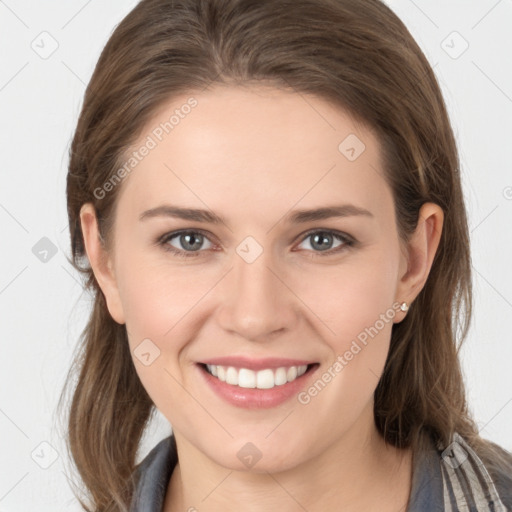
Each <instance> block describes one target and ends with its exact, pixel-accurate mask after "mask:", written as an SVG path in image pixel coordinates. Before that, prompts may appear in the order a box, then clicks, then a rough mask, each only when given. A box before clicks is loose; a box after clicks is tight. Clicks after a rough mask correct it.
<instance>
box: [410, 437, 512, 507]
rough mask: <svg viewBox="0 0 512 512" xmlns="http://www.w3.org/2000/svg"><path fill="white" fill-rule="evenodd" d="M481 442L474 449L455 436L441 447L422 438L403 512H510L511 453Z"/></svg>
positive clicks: (486, 442)
mask: <svg viewBox="0 0 512 512" xmlns="http://www.w3.org/2000/svg"><path fill="white" fill-rule="evenodd" d="M483 441H484V442H483V443H481V444H479V448H478V450H475V449H473V448H472V447H471V446H470V444H469V443H468V442H467V440H466V439H465V438H463V437H462V436H460V435H459V434H458V433H455V434H454V436H453V438H452V442H451V443H450V444H449V445H448V446H445V447H443V446H440V445H438V444H437V443H435V442H434V441H433V440H432V438H430V436H426V440H425V443H424V444H423V445H422V447H421V449H420V450H419V451H418V452H417V453H415V463H414V472H413V484H412V489H411V497H410V501H409V506H408V508H407V512H433V511H436V512H438V511H439V512H441V511H444V510H468V511H469V510H472V511H476V510H478V511H494V512H507V511H511V512H512V454H511V453H510V452H507V451H506V450H504V449H503V448H501V447H499V446H498V445H495V444H494V443H491V442H489V441H486V440H483ZM477 452H478V453H477Z"/></svg>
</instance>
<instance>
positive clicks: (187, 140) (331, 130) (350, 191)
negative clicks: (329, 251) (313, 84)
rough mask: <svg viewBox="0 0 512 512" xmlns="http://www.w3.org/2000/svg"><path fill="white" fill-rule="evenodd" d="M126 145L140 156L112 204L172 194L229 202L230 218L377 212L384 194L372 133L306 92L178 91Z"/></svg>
mask: <svg viewBox="0 0 512 512" xmlns="http://www.w3.org/2000/svg"><path fill="white" fill-rule="evenodd" d="M144 146H145V147H146V148H149V149H146V150H143V147H144ZM133 151H135V152H138V153H139V155H138V158H137V162H136V163H135V162H134V163H135V165H134V166H133V168H132V169H131V170H130V172H129V175H128V176H127V178H125V180H124V182H123V183H122V189H123V190H122V194H121V196H122V197H121V200H120V203H121V202H125V201H127V202H129V203H130V204H131V205H132V208H133V209H135V210H137V211H142V210H143V209H145V208H150V207H154V206H157V205H158V203H163V202H165V201H171V200H174V202H175V203H176V202H177V201H178V202H181V203H182V204H181V205H182V206H185V205H188V206H192V205H194V206H198V207H202V208H204V207H205V205H208V206H210V207H211V208H212V209H214V206H215V208H217V207H218V208H220V209H221V210H222V211H224V212H227V211H229V209H230V207H233V209H234V210H233V213H234V214H240V208H243V210H244V212H245V213H247V214H249V213H251V214H258V212H260V215H261V212H262V211H264V210H265V209H266V208H268V207H269V205H270V204H272V205H274V206H273V207H274V208H275V205H276V204H281V205H282V207H283V208H284V209H289V208H291V207H292V206H293V205H294V204H296V203H298V202H300V205H299V206H300V207H304V208H305V207H308V206H318V204H319V203H325V202H330V203H335V202H336V203H340V202H342V201H345V202H352V203H356V204H359V205H360V206H361V207H365V208H367V207H368V206H369V205H372V206H373V208H374V210H378V209H379V208H386V207H389V201H390V199H391V196H390V191H389V190H388V189H387V185H386V183H385V181H384V179H383V171H382V166H381V160H380V158H381V155H380V146H379V142H378V139H377V138H376V137H375V135H374V134H373V132H372V131H370V130H368V129H367V128H365V127H364V126H362V125H360V124H359V123H357V121H356V120H355V119H353V118H352V117H351V116H350V115H348V114H347V113H346V112H345V111H344V110H342V109H341V108H340V107H338V106H336V105H333V104H332V103H329V102H327V101H325V100H323V99H321V98H318V97H316V96H314V95H309V94H308V95H306V94H302V93H301V94H299V93H295V92H289V91H284V90H280V89H276V88H271V87H266V86H253V87H250V88H248V87H244V88H238V87H227V86H217V87H215V88H213V89H211V90H207V91H202V92H197V93H190V94H184V95H180V96H176V97H174V98H173V99H172V100H170V101H168V102H167V103H166V104H165V105H163V106H162V107H161V108H160V109H159V110H158V112H157V113H156V114H155V115H154V116H153V118H152V119H151V120H150V122H148V123H147V125H146V126H145V128H144V129H143V131H142V135H141V136H140V137H139V139H138V140H137V142H136V143H135V144H134V145H133V146H132V147H131V148H130V151H129V154H128V155H127V159H128V158H129V155H130V154H132V152H133ZM141 153H144V156H141ZM123 198H125V199H124V200H123ZM237 208H238V210H237ZM377 213H378V212H377ZM226 215H227V216H229V214H226Z"/></svg>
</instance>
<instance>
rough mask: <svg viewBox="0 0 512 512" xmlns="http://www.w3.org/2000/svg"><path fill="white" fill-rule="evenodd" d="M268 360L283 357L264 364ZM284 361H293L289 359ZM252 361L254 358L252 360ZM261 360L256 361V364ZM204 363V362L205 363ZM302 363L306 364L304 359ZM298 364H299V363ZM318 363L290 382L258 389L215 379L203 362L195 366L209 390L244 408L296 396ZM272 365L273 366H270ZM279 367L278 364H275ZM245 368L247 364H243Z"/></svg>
mask: <svg viewBox="0 0 512 512" xmlns="http://www.w3.org/2000/svg"><path fill="white" fill-rule="evenodd" d="M229 359H230V361H231V362H233V361H235V360H236V361H240V359H239V358H236V359H235V358H229ZM220 360H221V359H212V360H211V361H220ZM222 360H223V361H226V360H227V358H223V359H222ZM268 361H274V362H275V361H281V362H282V361H284V360H283V359H279V360H276V359H273V360H267V362H266V363H265V364H268ZM286 361H293V360H291V359H289V360H286ZM253 362H254V360H253ZM260 363H261V361H258V365H259V364H260ZM205 364H206V363H205ZM208 364H220V365H221V366H235V364H231V365H225V363H220V362H219V363H214V362H212V363H210V362H208ZM303 364H307V363H306V362H305V361H304V363H303ZM280 366H295V364H289V363H287V364H281V365H280ZM299 366H300V365H299ZM319 366H320V365H319V364H318V363H315V364H312V365H311V366H309V365H308V369H307V371H306V373H304V374H303V375H301V376H300V377H298V378H296V379H295V380H294V381H292V382H288V383H286V384H283V385H282V386H274V387H273V388H271V389H258V388H241V387H239V386H233V385H231V384H226V383H225V382H222V381H221V380H219V379H217V377H214V376H213V375H210V373H208V371H207V370H206V367H205V366H204V364H203V363H197V364H196V368H197V371H198V373H199V375H200V379H201V381H202V382H204V383H205V384H206V385H207V386H208V388H209V389H210V390H212V391H213V392H214V393H215V394H216V395H217V396H218V397H220V398H221V399H223V400H224V401H226V402H227V403H229V404H231V405H234V406H236V407H240V408H244V409H269V408H272V407H277V406H278V405H281V404H282V403H284V402H286V401H287V400H290V399H291V398H292V397H294V396H297V394H298V393H299V392H300V391H301V390H303V389H306V387H307V386H308V385H309V384H308V382H309V381H310V380H311V378H312V376H313V375H314V374H315V372H316V370H317V369H318V367H319ZM272 367H273V366H272ZM277 367H279V366H277ZM240 368H244V366H240ZM245 368H247V366H245ZM262 368H271V366H263V367H262Z"/></svg>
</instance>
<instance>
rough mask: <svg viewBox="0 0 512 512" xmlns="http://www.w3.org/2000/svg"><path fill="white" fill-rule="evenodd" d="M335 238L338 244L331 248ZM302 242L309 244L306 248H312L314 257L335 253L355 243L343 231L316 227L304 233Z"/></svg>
mask: <svg viewBox="0 0 512 512" xmlns="http://www.w3.org/2000/svg"><path fill="white" fill-rule="evenodd" d="M335 240H338V241H339V244H338V245H336V246H334V248H333V243H334V242H335ZM304 242H308V243H307V245H309V247H306V249H308V250H312V251H313V253H316V254H314V256H315V257H316V256H330V255H332V254H337V253H339V252H341V251H343V250H345V249H348V248H350V247H353V246H354V244H355V240H354V239H353V238H352V237H349V236H348V235H346V234H344V233H341V232H339V231H332V230H318V229H317V230H315V231H310V232H309V233H306V235H305V237H304V238H303V241H302V242H301V243H304ZM322 253H324V254H322Z"/></svg>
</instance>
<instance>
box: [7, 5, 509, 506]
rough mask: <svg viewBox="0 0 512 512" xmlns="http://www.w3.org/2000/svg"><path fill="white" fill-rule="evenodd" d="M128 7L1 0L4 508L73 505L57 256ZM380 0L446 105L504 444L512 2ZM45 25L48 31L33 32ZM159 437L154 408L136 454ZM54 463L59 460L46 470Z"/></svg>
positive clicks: (74, 306)
mask: <svg viewBox="0 0 512 512" xmlns="http://www.w3.org/2000/svg"><path fill="white" fill-rule="evenodd" d="M135 3H136V2H135V1H134V0H115V1H114V0H110V1H108V2H100V1H99V0H89V1H87V0H83V1H64V0H52V1H45V2H40V1H39V2H36V1H35V0H32V1H23V0H5V1H1V0H0V52H1V60H0V62H1V66H0V144H1V152H0V155H1V162H0V173H1V181H0V227H1V235H2V236H1V246H0V248H1V250H0V257H1V266H0V269H1V270H0V310H1V312H2V316H1V322H0V331H1V332H0V339H1V352H0V379H1V382H0V433H1V434H0V442H1V452H0V460H1V462H0V464H1V473H0V474H1V479H0V511H3V512H7V511H10V512H13V511H26V510H32V511H41V512H43V511H52V512H55V511H60V510H66V511H71V512H73V511H78V510H81V508H80V507H79V505H78V503H77V502H76V500H75V499H74V497H73V494H72V492H71V489H70V487H69V485H68V481H67V477H66V474H65V473H66V472H67V471H69V468H70V462H69V459H68V458H67V454H66V451H65V447H64V442H63V440H62V438H61V434H62V432H61V431H60V430H59V427H58V425H59V422H58V420H57V419H56V418H55V407H56V403H57V399H58V396H59V393H60V391H61V389H62V386H63V382H64V376H65V375H66V373H67V371H68V368H69V364H70V361H71V356H72V351H73V349H74V347H75V345H76V342H77V339H78V336H79V334H80V332H81V331H82V329H83V327H84V326H85V322H86V319H87V316H88V310H89V306H90V302H89V296H88V294H86V293H83V294H82V293H81V292H82V288H81V285H80V282H79V280H78V277H77V275H76V273H75V271H74V270H73V269H72V267H70V265H69V264H68V263H67V261H66V258H65V255H69V253H70V249H69V233H68V227H67V215H66V203H65V178H66V166H67V152H68V148H69V144H70V141H71V137H72V134H73V130H74V128H75V124H76V120H77V116H78V112H79V108H80V106H81V101H82V96H83V93H84V90H85V85H86V83H87V82H88V80H89V78H90V76H91V73H92V70H93V67H94V65H95V63H96V60H97V58H98V56H99V53H100V51H101V49H102V48H103V46H104V44H105V43H106V41H107V39H108V37H109V35H110V34H111V32H112V30H113V28H114V27H115V25H116V24H117V23H118V22H119V21H120V20H121V19H122V18H123V16H124V15H125V14H127V13H128V12H129V10H130V9H131V8H132V7H133V6H134V5H135ZM389 5H390V6H391V7H392V8H393V9H394V10H395V12H396V13H397V14H398V15H399V17H400V18H401V19H402V20H403V21H404V22H405V24H406V25H407V26H408V28H409V30H410V31H411V33H412V34H413V36H414V37H415V39H416V40H417V41H418V43H419V44H420V46H421V47H422V49H423V50H424V52H425V54H426V55H427V58H428V59H429V61H430V63H431V64H432V65H433V66H434V70H435V72H436V74H437V76H438V78H439V81H440V84H441V87H442V90H443V93H444V96H445V98H446V101H447V103H448V107H449V111H450V117H451V119H452V123H453V127H454V130H455V133H456V136H457V140H458V143H459V148H460V156H461V162H462V176H463V180H464V191H465V195H466V200H467V206H468V210H469V219H470V230H471V244H472V254H473V256H472V258H473V270H474V289H475V315H474V319H473V324H472V329H471V332H470V336H469V339H468V340H467V342H466V344H465V346H464V348H463V352H462V354H461V356H462V361H463V369H464V373H465V377H466V382H467V388H468V398H469V402H470V407H471V410H472V411H473V413H474V415H475V418H476V420H477V422H478V425H479V427H480V429H481V434H482V435H483V437H486V438H488V439H491V440H493V441H495V442H497V443H498V444H500V445H502V446H503V447H505V448H506V449H508V450H512V439H511V437H510V431H511V426H512V377H511V369H510V361H511V360H512V337H511V335H510V330H509V327H508V321H509V319H511V317H512V270H511V266H510V262H511V261H512V227H511V221H512V172H511V162H512V70H511V62H512V55H511V53H512V52H511V48H512V31H511V30H510V27H512V2H510V0H500V1H497V0H479V1H467V0H458V1H450V2H446V1H440V0H437V1H432V0H429V1H426V0H416V1H414V2H413V1H412V0H390V1H389ZM44 31H46V32H48V33H49V34H50V35H51V36H48V35H42V36H41V35H40V34H41V33H42V32H44ZM454 31H455V32H457V33H458V35H457V34H453V32H454ZM41 38H46V39H44V42H41V41H42V39H41ZM52 39H54V40H55V41H56V43H54V44H58V48H57V49H56V51H55V52H54V53H53V54H52V55H50V56H49V57H48V58H46V59H43V58H41V57H40V56H39V55H38V54H37V53H36V52H35V51H34V50H33V49H32V46H36V45H39V47H41V50H40V51H42V47H43V44H44V47H45V48H46V49H50V48H51V44H52ZM464 41H465V42H464ZM466 44H468V45H469V46H468V48H467V49H466V51H464V52H463V53H461V54H460V55H458V54H459V53H460V52H461V51H462V50H463V48H464V46H465V45H466ZM450 53H451V55H450ZM454 57H457V58H454ZM43 237H47V238H48V239H49V240H51V242H52V243H53V244H54V245H55V247H56V251H57V252H56V254H55V255H54V256H53V257H51V258H49V259H48V261H47V262H42V261H40V260H39V259H38V258H37V257H36V255H35V254H34V253H33V252H32V248H33V247H34V246H35V245H36V243H38V242H39V240H40V239H41V238H43ZM168 434H169V425H168V423H167V421H166V420H165V418H163V416H161V415H160V413H158V414H157V417H156V421H155V422H154V423H153V424H152V427H151V429H150V430H149V431H148V435H147V436H146V437H145V439H144V444H143V447H142V449H141V453H140V457H139V458H141V457H142V456H144V455H145V454H146V453H147V451H148V450H149V449H150V448H151V447H152V446H154V445H155V444H156V442H158V441H159V440H160V439H162V438H163V437H165V436H167V435H168ZM41 443H49V444H43V445H40V444H41ZM52 454H53V455H54V456H56V457H57V458H56V460H55V462H54V463H53V464H51V465H50V466H49V467H48V468H47V469H43V468H42V467H40V464H43V465H44V464H45V463H46V464H49V463H50V462H51V460H52ZM36 460H37V461H38V463H37V462H36Z"/></svg>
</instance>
